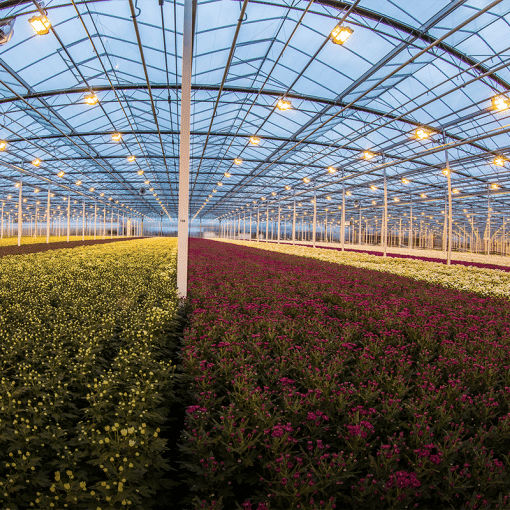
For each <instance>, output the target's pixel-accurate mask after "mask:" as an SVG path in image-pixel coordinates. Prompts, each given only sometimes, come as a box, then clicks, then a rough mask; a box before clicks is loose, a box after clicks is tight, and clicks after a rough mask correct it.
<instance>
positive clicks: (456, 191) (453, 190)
mask: <svg viewBox="0 0 510 510" xmlns="http://www.w3.org/2000/svg"><path fill="white" fill-rule="evenodd" d="M452 193H455V194H457V193H460V190H458V189H456V188H454V189H452Z"/></svg>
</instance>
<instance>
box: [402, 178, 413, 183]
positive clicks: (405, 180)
mask: <svg viewBox="0 0 510 510" xmlns="http://www.w3.org/2000/svg"><path fill="white" fill-rule="evenodd" d="M410 182H411V181H410V180H409V179H406V178H405V177H404V178H403V179H402V184H409V183H410Z"/></svg>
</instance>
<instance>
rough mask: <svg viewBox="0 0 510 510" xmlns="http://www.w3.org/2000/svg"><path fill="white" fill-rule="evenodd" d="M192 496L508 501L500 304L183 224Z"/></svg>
mask: <svg viewBox="0 0 510 510" xmlns="http://www.w3.org/2000/svg"><path fill="white" fill-rule="evenodd" d="M190 260H191V267H190V303H191V307H192V312H191V317H190V320H191V322H190V328H189V329H188V330H187V332H186V337H185V349H184V352H183V363H184V372H185V373H186V374H187V375H188V376H189V378H190V381H191V391H192V397H193V400H192V401H191V402H190V405H189V407H188V409H187V418H186V430H185V435H184V443H183V445H182V449H183V451H184V453H185V455H186V456H187V458H188V461H187V462H186V463H185V467H186V468H187V469H188V470H189V472H190V483H191V485H192V492H191V494H192V496H194V500H193V503H191V496H190V503H189V504H190V506H191V507H192V508H194V509H199V508H206V509H212V508H214V509H218V510H219V509H229V510H230V509H234V508H242V509H252V510H264V509H274V510H276V509H298V508H299V509H307V510H308V509H310V510H311V509H333V508H337V509H354V508H356V509H359V510H364V509H385V508H386V509H389V508H391V509H405V508H422V509H433V508H434V509H435V508H437V509H446V508H453V509H461V508H466V509H468V508H469V509H474V508H492V509H494V508H498V509H502V508H509V507H510V505H509V502H508V496H507V495H508V494H509V492H510V476H509V474H510V462H509V459H508V454H509V451H510V409H509V405H508V401H509V397H508V395H509V393H510V370H509V369H510V359H509V357H510V342H509V340H510V326H509V314H510V309H509V307H508V302H507V301H506V300H501V299H496V298H482V297H480V296H478V295H476V294H471V293H467V292H457V291H454V290H451V289H446V288H443V287H440V286H436V285H431V284H428V283H426V282H422V281H417V280H414V279H411V278H404V277H400V276H395V275H393V274H388V273H383V272H377V271H369V270H366V269H359V268H355V267H352V266H347V265H342V266H339V265H338V264H331V263H328V262H324V261H318V260H312V259H309V258H304V257H297V256H293V255H287V254H282V253H274V252H273V253H271V252H268V251H263V250H258V249H255V248H253V247H244V246H239V245H235V244H227V243H217V242H214V241H206V240H192V242H191V244H190Z"/></svg>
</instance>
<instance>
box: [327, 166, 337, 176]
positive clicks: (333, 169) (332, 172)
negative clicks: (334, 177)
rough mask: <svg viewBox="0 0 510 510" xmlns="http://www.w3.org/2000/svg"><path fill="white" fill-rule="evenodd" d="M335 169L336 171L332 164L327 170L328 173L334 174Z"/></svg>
mask: <svg viewBox="0 0 510 510" xmlns="http://www.w3.org/2000/svg"><path fill="white" fill-rule="evenodd" d="M336 171H337V170H336V168H335V167H334V166H328V172H329V173H330V174H334V173H335V172H336Z"/></svg>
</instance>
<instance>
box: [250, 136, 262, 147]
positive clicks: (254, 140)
mask: <svg viewBox="0 0 510 510" xmlns="http://www.w3.org/2000/svg"><path fill="white" fill-rule="evenodd" d="M250 143H251V144H252V145H258V144H259V143H260V138H259V137H258V136H250Z"/></svg>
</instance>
